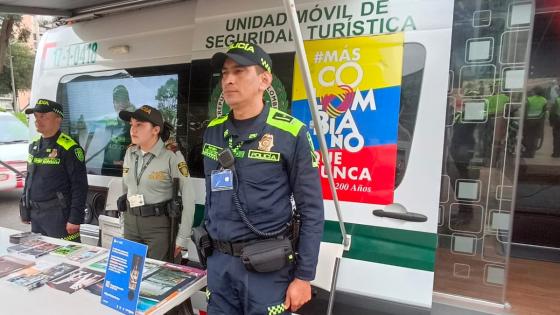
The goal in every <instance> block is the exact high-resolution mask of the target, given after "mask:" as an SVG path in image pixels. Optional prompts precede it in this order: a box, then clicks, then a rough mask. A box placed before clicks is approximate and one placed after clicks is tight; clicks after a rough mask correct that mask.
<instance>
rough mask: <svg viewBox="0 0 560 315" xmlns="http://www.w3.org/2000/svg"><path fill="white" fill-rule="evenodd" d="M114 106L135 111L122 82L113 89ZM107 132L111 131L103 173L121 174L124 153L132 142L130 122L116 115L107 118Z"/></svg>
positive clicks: (104, 158) (105, 122) (104, 156)
mask: <svg viewBox="0 0 560 315" xmlns="http://www.w3.org/2000/svg"><path fill="white" fill-rule="evenodd" d="M113 106H114V108H115V112H116V113H119V112H121V111H123V110H126V111H134V109H135V108H134V105H132V104H131V103H130V97H129V95H128V90H127V89H126V87H125V86H124V85H122V84H119V85H117V86H116V87H115V88H114V89H113ZM104 124H105V126H104V127H105V130H106V132H110V136H109V142H108V143H107V146H106V147H105V152H104V154H103V166H102V168H101V174H102V175H108V176H120V169H121V166H122V163H123V158H124V153H125V152H126V149H127V147H128V145H129V144H130V124H127V123H125V122H123V121H122V120H121V119H118V118H116V117H114V118H113V117H111V118H107V119H105V121H104Z"/></svg>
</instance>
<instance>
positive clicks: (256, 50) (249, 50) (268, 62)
mask: <svg viewBox="0 0 560 315" xmlns="http://www.w3.org/2000/svg"><path fill="white" fill-rule="evenodd" d="M227 58H231V59H233V61H235V62H236V63H237V64H239V65H241V66H253V65H257V66H261V67H262V68H263V69H264V70H266V71H268V72H272V59H270V56H269V55H268V54H267V53H266V52H265V51H264V50H263V49H262V48H261V47H259V46H258V45H256V44H252V43H249V42H235V43H233V44H231V45H230V46H229V47H228V51H227V52H225V53H223V52H219V53H216V54H214V56H212V61H211V64H212V67H213V68H214V69H215V70H217V71H220V70H222V67H223V66H224V62H225V61H226V59H227Z"/></svg>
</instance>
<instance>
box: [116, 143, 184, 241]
mask: <svg viewBox="0 0 560 315" xmlns="http://www.w3.org/2000/svg"><path fill="white" fill-rule="evenodd" d="M152 155H153V158H151V156H152ZM142 160H143V161H142ZM137 161H138V162H137ZM148 162H149V164H148V166H147V167H146V169H145V170H144V172H143V174H142V176H140V170H138V172H136V171H135V168H136V167H138V168H139V169H140V168H141V165H143V164H142V163H148ZM137 174H138V177H139V179H137V178H136V176H137ZM173 178H179V184H180V190H179V191H180V192H181V198H182V200H183V213H182V216H181V225H180V227H179V232H178V234H177V241H176V243H177V245H178V246H181V247H183V248H186V247H187V242H188V239H189V238H190V234H191V228H192V224H193V217H194V190H193V187H192V183H191V178H190V177H189V171H188V168H187V164H186V163H185V158H184V157H183V155H182V154H181V152H173V151H171V150H168V149H166V148H165V146H164V144H163V141H162V140H161V139H159V140H158V142H157V143H156V144H155V145H154V147H153V148H152V149H151V150H150V151H148V152H146V156H145V157H144V156H143V154H142V151H141V150H140V149H139V148H138V147H137V146H136V145H133V146H131V147H129V148H128V149H127V150H126V153H125V156H124V164H123V179H122V182H123V191H124V192H125V193H126V194H127V195H129V196H130V195H136V194H139V195H143V196H144V203H145V204H146V205H150V204H156V203H160V202H164V201H167V200H170V199H171V197H172V194H173V189H172V188H173Z"/></svg>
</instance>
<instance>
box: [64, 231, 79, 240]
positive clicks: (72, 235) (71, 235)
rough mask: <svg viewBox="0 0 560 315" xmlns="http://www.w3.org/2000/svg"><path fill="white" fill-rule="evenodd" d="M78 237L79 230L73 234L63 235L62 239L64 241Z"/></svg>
mask: <svg viewBox="0 0 560 315" xmlns="http://www.w3.org/2000/svg"><path fill="white" fill-rule="evenodd" d="M78 238H80V232H76V233H74V234H69V235H67V236H66V237H63V238H62V239H63V240H65V241H74V240H77V239H78Z"/></svg>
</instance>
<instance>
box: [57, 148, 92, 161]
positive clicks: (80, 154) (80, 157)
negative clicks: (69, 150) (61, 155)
mask: <svg viewBox="0 0 560 315" xmlns="http://www.w3.org/2000/svg"><path fill="white" fill-rule="evenodd" d="M53 151H54V150H53ZM74 154H76V158H77V159H78V161H80V162H83V161H84V150H82V148H76V149H75V150H74Z"/></svg>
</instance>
